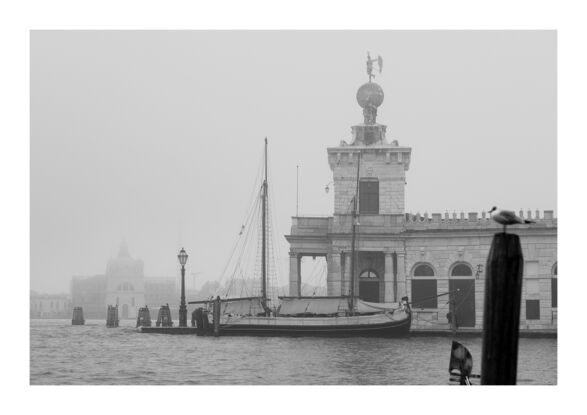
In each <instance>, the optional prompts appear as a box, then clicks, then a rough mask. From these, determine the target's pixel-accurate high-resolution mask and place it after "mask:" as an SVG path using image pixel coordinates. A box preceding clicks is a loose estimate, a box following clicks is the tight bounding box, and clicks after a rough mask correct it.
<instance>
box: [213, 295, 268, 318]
mask: <svg viewBox="0 0 587 415" xmlns="http://www.w3.org/2000/svg"><path fill="white" fill-rule="evenodd" d="M221 312H222V314H231V315H238V316H257V315H260V314H264V313H265V311H264V310H263V305H262V304H261V298H260V297H255V298H242V299H241V298H237V299H234V300H228V301H223V302H222V307H221Z"/></svg>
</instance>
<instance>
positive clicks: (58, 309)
mask: <svg viewBox="0 0 587 415" xmlns="http://www.w3.org/2000/svg"><path fill="white" fill-rule="evenodd" d="M71 310H72V308H71V299H70V298H69V296H68V295H65V294H38V293H36V292H34V291H33V292H31V297H30V318H59V319H60V318H71Z"/></svg>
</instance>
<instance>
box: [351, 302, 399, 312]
mask: <svg viewBox="0 0 587 415" xmlns="http://www.w3.org/2000/svg"><path fill="white" fill-rule="evenodd" d="M400 308H402V306H401V304H400V303H371V302H368V301H363V300H357V302H356V310H357V312H358V313H359V314H366V313H381V312H383V311H394V310H398V309H400Z"/></svg>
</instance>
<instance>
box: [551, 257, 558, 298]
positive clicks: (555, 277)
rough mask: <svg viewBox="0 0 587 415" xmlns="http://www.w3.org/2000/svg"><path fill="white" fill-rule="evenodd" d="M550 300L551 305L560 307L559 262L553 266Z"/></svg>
mask: <svg viewBox="0 0 587 415" xmlns="http://www.w3.org/2000/svg"><path fill="white" fill-rule="evenodd" d="M550 301H551V306H552V307H553V308H554V307H558V262H555V263H554V266H553V267H552V278H551V279H550Z"/></svg>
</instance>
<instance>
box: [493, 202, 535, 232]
mask: <svg viewBox="0 0 587 415" xmlns="http://www.w3.org/2000/svg"><path fill="white" fill-rule="evenodd" d="M496 210H497V207H495V206H493V207H492V208H491V210H490V211H489V215H491V213H492V212H495V211H496ZM491 219H493V220H494V221H496V222H497V223H499V224H500V225H503V233H505V227H506V226H508V225H515V224H516V223H536V222H534V221H533V220H527V219H522V218H521V217H519V216H517V215H516V214H515V213H514V212H512V211H511V210H500V211H499V212H497V213H494V214H493V215H491Z"/></svg>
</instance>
